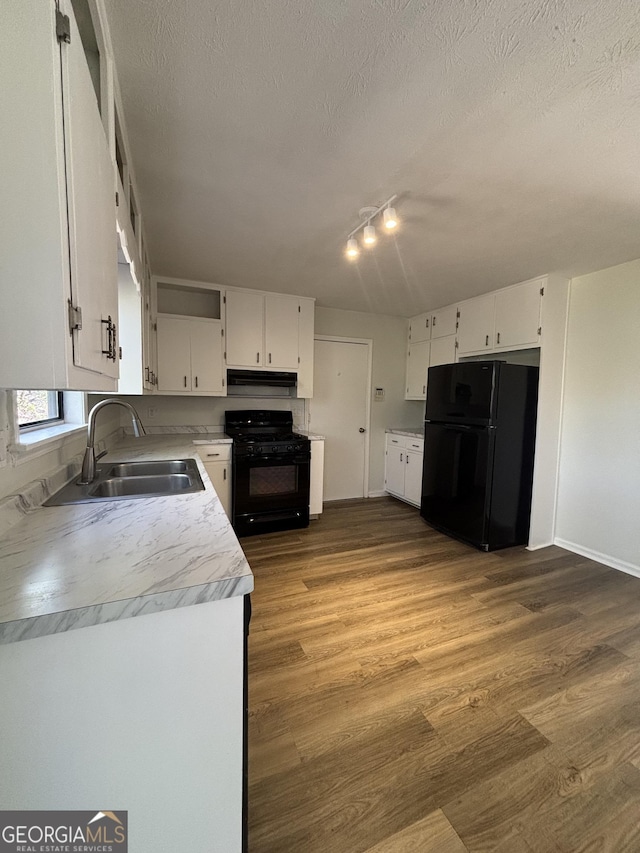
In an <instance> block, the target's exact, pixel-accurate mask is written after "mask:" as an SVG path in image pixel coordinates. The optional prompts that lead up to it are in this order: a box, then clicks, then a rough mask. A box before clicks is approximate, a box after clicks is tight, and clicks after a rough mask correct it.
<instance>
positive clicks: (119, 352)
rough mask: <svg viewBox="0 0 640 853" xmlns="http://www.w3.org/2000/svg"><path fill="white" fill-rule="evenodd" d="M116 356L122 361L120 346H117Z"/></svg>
mask: <svg viewBox="0 0 640 853" xmlns="http://www.w3.org/2000/svg"><path fill="white" fill-rule="evenodd" d="M118 358H119V359H120V361H122V347H118Z"/></svg>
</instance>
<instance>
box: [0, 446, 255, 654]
mask: <svg viewBox="0 0 640 853" xmlns="http://www.w3.org/2000/svg"><path fill="white" fill-rule="evenodd" d="M188 457H191V458H194V459H196V460H197V462H198V468H199V470H200V475H201V477H202V480H203V482H204V484H205V490H204V491H200V492H194V493H191V494H185V495H170V496H167V497H153V498H139V499H135V500H119V501H112V502H111V501H107V502H99V503H95V504H87V503H85V504H74V505H72V506H60V507H37V508H33V509H30V510H29V511H28V512H26V514H25V515H24V518H22V520H21V521H19V522H18V523H16V524H14V525H13V526H12V527H11V528H10V529H9V530H8V531H7V532H6V533H5V534H4V535H3V536H2V538H0V643H9V642H14V641H17V640H25V639H30V638H32V637H41V636H45V635H47V634H56V633H59V632H62V631H69V630H72V629H75V628H82V627H86V626H89V625H98V624H100V623H103V622H113V621H116V620H119V619H125V618H129V617H132V616H140V615H143V614H147V613H156V612H159V611H161V610H169V609H174V608H177V607H185V606H188V605H193V604H200V603H203V602H208V601H214V600H217V599H222V598H230V597H232V596H236V595H244V594H246V593H249V592H251V591H252V590H253V575H252V573H251V569H250V568H249V564H248V563H247V560H246V558H245V556H244V553H243V551H242V549H241V547H240V545H239V543H238V540H237V538H236V535H235V533H234V531H233V529H232V527H231V524H230V523H229V520H228V518H227V516H226V514H225V512H224V509H223V508H222V504H221V503H220V501H219V500H218V497H217V495H216V493H215V490H214V488H213V486H212V485H211V481H210V480H209V478H208V476H207V473H206V471H205V468H204V465H203V464H202V461H201V460H200V458H199V456H198V454H197V447H196V446H194V443H193V436H192V435H182V436H180V435H157V436H145V437H143V438H139V439H136V438H132V437H128V436H126V437H125V438H124V439H123V440H122V441H121V442H119V443H118V444H117V445H116V446H115V447H114V448H113V450H111V452H110V453H109V454H108V455H107V456H106V457H104V459H102V460H101V462H105V461H106V462H112V461H113V462H120V461H129V460H134V459H180V458H188ZM59 485H62V484H59ZM45 497H46V495H45ZM43 499H44V498H43Z"/></svg>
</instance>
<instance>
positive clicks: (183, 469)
mask: <svg viewBox="0 0 640 853" xmlns="http://www.w3.org/2000/svg"><path fill="white" fill-rule="evenodd" d="M203 490H204V483H203V482H202V478H201V477H200V472H199V471H198V465H197V463H196V461H195V459H158V460H152V461H148V462H111V463H109V464H106V465H98V466H97V476H96V479H95V480H94V481H93V483H89V484H87V485H81V484H80V483H78V478H76V479H75V480H73V481H72V482H71V483H67V485H66V486H64V488H62V489H60V491H59V492H56V494H55V495H53V496H52V497H50V498H49V499H48V500H47V501H45V503H44V506H64V505H66V504H75V503H93V502H94V501H118V500H130V499H131V498H151V497H165V496H167V495H185V494H189V493H191V492H199V491H203Z"/></svg>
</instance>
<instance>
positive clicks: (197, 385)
mask: <svg viewBox="0 0 640 853" xmlns="http://www.w3.org/2000/svg"><path fill="white" fill-rule="evenodd" d="M197 387H198V377H197V376H196V388H197Z"/></svg>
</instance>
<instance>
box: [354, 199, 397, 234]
mask: <svg viewBox="0 0 640 853" xmlns="http://www.w3.org/2000/svg"><path fill="white" fill-rule="evenodd" d="M397 198H398V194H397V193H394V195H392V196H391V197H390V198H388V199H387V200H386V201H385V202H383V203H382V204H381V205H380V206H379V207H372V208H369V209H367V216H365V218H364V219H362V221H361V222H360V224H359V225H357V226H356V227H355V228H354V229H353V231H351V232H350V233H349V234H348V235H347V240H350V239H351V238H352V237H355V236H356V234H357V233H358V231H361V230H362V229H363V228H364V227H365V226H366V225H369V223H370V222H371V220H372V219H375V217H376V216H378V214H379V213H381V212H382V211H383V210H384V209H385V208H386V207H390V206H391V205H392V204H393V202H394V201H395V200H396V199H397Z"/></svg>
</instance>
